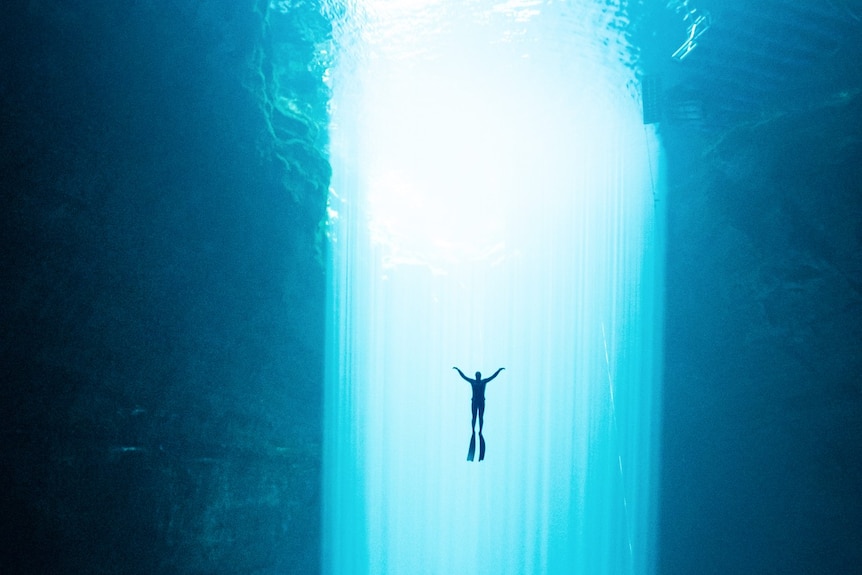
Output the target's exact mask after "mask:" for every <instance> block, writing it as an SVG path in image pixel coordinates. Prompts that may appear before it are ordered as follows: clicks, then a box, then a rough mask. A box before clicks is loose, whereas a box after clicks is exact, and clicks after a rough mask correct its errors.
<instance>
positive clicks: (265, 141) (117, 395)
mask: <svg viewBox="0 0 862 575" xmlns="http://www.w3.org/2000/svg"><path fill="white" fill-rule="evenodd" d="M13 4H14V5H12V6H9V7H4V14H3V17H2V18H0V54H2V57H0V60H2V69H0V110H2V111H0V114H2V116H0V123H2V133H3V138H2V139H0V163H2V170H0V174H2V175H0V178H2V182H3V200H2V201H3V209H2V210H0V214H2V215H0V218H2V221H0V239H2V245H3V250H2V255H0V269H2V270H3V271H2V274H0V275H2V280H0V282H2V283H0V325H2V334H3V335H2V339H0V367H2V379H3V385H2V386H0V410H2V433H3V447H4V449H3V459H4V472H3V474H2V478H0V482H2V483H0V492H2V508H0V517H2V519H0V525H2V528H0V541H2V543H0V545H2V548H3V549H2V556H3V568H2V570H3V572H4V573H10V574H13V573H127V574H129V573H149V574H152V573H227V572H230V573H237V572H242V573H254V572H272V570H275V569H278V570H279V572H286V573H314V572H316V570H317V569H318V563H319V537H320V533H319V529H320V528H319V521H320V520H319V503H320V502H319V497H320V494H319V484H320V477H319V474H320V442H321V436H320V433H321V417H322V413H321V410H322V407H321V389H320V382H321V380H322V377H323V376H322V370H323V367H322V361H323V314H324V307H323V301H324V270H323V268H322V266H321V264H320V262H319V256H317V255H316V254H317V251H319V249H320V240H319V238H318V235H319V231H318V230H319V226H320V222H321V220H322V219H323V218H324V205H325V195H326V190H327V188H328V185H329V184H328V182H329V168H328V164H327V162H326V157H325V153H324V150H323V145H322V143H321V140H320V138H319V136H317V135H316V134H317V133H320V132H322V131H324V129H325V125H324V124H323V119H322V118H321V116H320V115H317V116H313V115H312V116H310V117H308V118H306V120H305V125H304V126H303V129H302V130H294V131H293V132H291V133H290V137H291V138H292V139H293V140H294V141H295V143H296V146H295V148H290V149H286V148H285V149H279V150H275V151H274V150H273V146H274V145H275V144H274V143H273V140H272V137H271V135H272V132H271V123H270V120H269V119H268V118H267V117H266V115H265V114H264V113H263V111H262V106H261V101H262V100H263V99H265V94H263V92H262V90H263V88H262V86H261V85H260V82H259V81H258V80H257V78H259V76H260V74H261V68H260V67H261V66H263V65H267V62H268V61H267V60H266V58H265V57H263V56H261V55H259V54H258V53H257V52H256V50H257V49H258V46H259V45H260V44H261V43H262V42H263V41H264V39H263V36H264V34H265V32H264V29H265V15H264V14H262V13H261V12H259V11H258V12H255V10H254V6H253V5H245V6H243V5H242V3H236V2H228V1H216V0H211V1H206V2H195V3H173V2H171V3H168V4H164V3H158V2H135V3H130V4H129V3H123V4H117V3H112V2H86V3H74V5H70V4H69V3H65V2H55V1H50V0H49V1H44V2H24V3H17V2H16V3H13ZM249 4H251V3H249ZM295 10H296V11H298V12H302V11H306V12H308V13H309V14H310V15H309V16H308V18H310V19H314V18H315V15H316V14H318V12H317V8H316V7H315V6H314V5H313V4H312V3H305V4H303V6H301V7H297V8H296V9H295ZM285 26H287V29H286V30H284V32H285V33H286V34H290V33H292V34H293V37H295V38H297V40H296V42H295V45H296V46H302V47H303V49H304V53H312V52H313V51H314V46H315V44H317V43H319V42H322V41H324V40H325V38H323V37H321V36H325V34H326V33H327V32H326V30H325V28H321V27H320V26H318V27H317V28H315V29H314V30H311V31H309V30H290V29H289V24H286V25H285ZM298 65H299V66H300V67H306V69H307V62H299V63H298ZM285 82H286V84H285ZM291 82H293V83H295V84H296V86H295V87H294V88H293V92H294V94H295V96H294V98H295V100H296V102H298V105H301V106H303V107H305V108H306V109H310V110H324V111H325V109H326V108H325V106H326V102H325V87H324V85H323V81H322V78H321V77H320V76H319V75H318V76H315V75H314V74H305V75H304V76H303V77H302V78H301V85H300V78H299V77H296V78H294V77H291V78H287V79H286V80H285V81H284V82H282V87H283V88H289V87H291V84H290V83H291ZM322 95H323V96H322ZM285 130H288V129H287V128H282V133H286V132H285ZM288 131H289V130H288ZM295 150H298V151H295ZM276 152H277V153H276ZM279 160H281V161H279ZM288 164H289V165H298V166H302V171H301V172H300V171H296V172H295V173H290V174H288V171H287V168H286V165H288ZM287 180H289V181H290V184H291V186H292V187H291V188H290V189H288V187H287V186H286V181H287ZM300 192H301V193H300Z"/></svg>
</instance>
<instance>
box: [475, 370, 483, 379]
mask: <svg viewBox="0 0 862 575" xmlns="http://www.w3.org/2000/svg"><path fill="white" fill-rule="evenodd" d="M476 379H482V373H481V372H478V371H477V372H476Z"/></svg>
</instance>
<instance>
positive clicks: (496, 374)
mask: <svg viewBox="0 0 862 575" xmlns="http://www.w3.org/2000/svg"><path fill="white" fill-rule="evenodd" d="M504 369H506V368H505V367H501V368H500V369H498V370H497V371H495V372H494V375H492V376H491V377H489V378H488V379H483V380H482V383H488V382H489V381H491V380H492V379H494V378H495V377H497V376H498V375H500V372H501V371H503V370H504Z"/></svg>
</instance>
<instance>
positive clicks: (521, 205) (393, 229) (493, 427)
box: [323, 0, 664, 574]
mask: <svg viewBox="0 0 862 575" xmlns="http://www.w3.org/2000/svg"><path fill="white" fill-rule="evenodd" d="M625 23H626V15H625V14H624V13H622V12H620V11H619V10H618V9H616V8H615V7H613V6H605V5H602V4H600V3H595V2H587V1H581V2H574V3H570V5H569V6H567V7H560V6H552V5H551V6H549V5H545V4H543V3H538V2H508V3H497V4H495V3H493V2H478V1H477V2H469V3H464V2H455V1H450V2H444V1H439V2H434V1H421V0H416V1H414V2H363V3H357V4H355V5H351V7H350V9H349V10H347V11H346V13H342V14H341V15H340V17H339V20H338V25H337V36H336V43H337V45H338V47H339V49H338V52H337V54H336V58H335V59H336V66H335V67H334V68H333V69H332V70H331V72H330V77H329V80H330V82H331V85H332V89H333V98H332V103H331V106H332V110H331V113H332V124H331V126H332V129H331V139H332V140H331V157H332V165H333V183H332V189H331V195H330V202H329V209H330V220H329V224H328V226H329V230H328V231H329V234H330V237H331V238H332V252H331V258H330V262H329V265H330V273H329V275H330V280H329V281H330V295H329V319H328V323H329V330H330V331H329V337H328V346H329V347H328V350H327V377H326V385H327V388H326V397H325V401H326V413H325V419H326V423H325V425H326V429H325V454H324V456H325V470H324V474H325V489H324V557H323V564H324V572H326V573H336V574H343V573H357V574H361V573H395V574H402V573H410V574H440V573H455V572H469V573H476V574H484V573H488V574H507V573H511V574H516V573H517V574H521V573H572V572H583V573H614V574H620V573H650V572H652V571H653V564H654V542H655V536H656V533H655V528H656V521H655V514H656V507H657V502H656V500H655V494H656V491H657V490H656V484H655V482H656V472H657V461H658V459H657V458H658V453H657V449H658V447H657V446H658V443H657V439H658V430H659V421H658V414H659V402H660V381H659V379H660V374H661V351H662V345H661V337H662V326H661V317H662V313H661V311H662V299H661V294H662V285H661V281H662V280H661V278H662V261H663V233H664V232H663V229H664V227H663V226H664V224H663V212H662V208H663V204H662V197H663V183H662V173H663V169H662V166H663V165H662V159H661V155H660V150H659V146H658V144H657V140H656V136H655V134H654V132H653V131H652V128H651V127H645V126H643V125H642V118H641V103H640V100H639V96H638V91H637V77H636V74H635V72H634V70H633V67H632V65H631V62H630V60H631V59H630V57H629V55H628V54H629V48H628V46H627V44H626V42H625V38H624V35H623V32H622V30H623V29H624V26H625ZM453 366H458V367H459V368H461V369H462V370H463V371H464V372H465V373H467V374H471V375H472V374H473V373H474V372H476V371H481V372H482V373H483V374H484V375H483V377H487V376H489V375H491V374H492V373H493V372H494V371H496V370H497V368H499V367H505V368H506V369H505V371H503V372H502V373H501V374H500V376H499V377H498V378H497V379H495V380H494V381H492V382H491V383H489V384H488V388H487V390H486V394H485V395H486V398H487V408H486V412H485V421H484V433H483V437H484V439H485V441H486V443H487V451H486V454H485V459H484V460H483V461H481V462H480V461H478V460H477V461H472V462H469V461H466V455H467V448H468V443H469V442H470V439H471V427H470V416H471V413H470V397H471V390H470V386H469V385H467V383H465V382H464V381H463V380H462V379H461V378H460V377H459V376H458V374H457V373H456V372H455V371H454V370H453V369H452V367H453ZM476 459H478V457H477V458H476Z"/></svg>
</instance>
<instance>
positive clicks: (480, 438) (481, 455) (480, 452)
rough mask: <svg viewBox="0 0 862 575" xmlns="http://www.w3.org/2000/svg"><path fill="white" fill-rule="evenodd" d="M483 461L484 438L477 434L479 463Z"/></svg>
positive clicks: (480, 433)
mask: <svg viewBox="0 0 862 575" xmlns="http://www.w3.org/2000/svg"><path fill="white" fill-rule="evenodd" d="M483 459H485V438H484V437H483V436H482V432H481V431H480V432H479V461H482V460H483Z"/></svg>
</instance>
